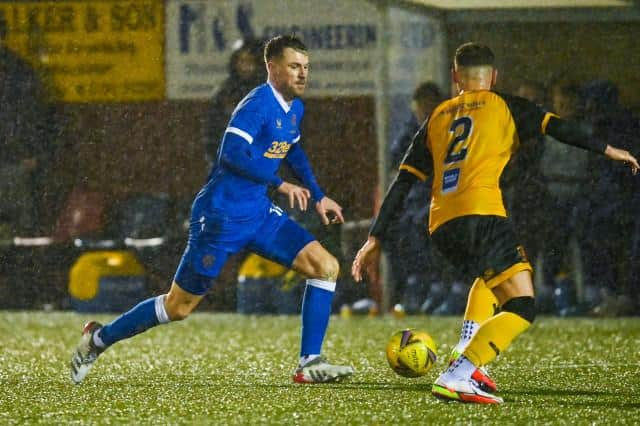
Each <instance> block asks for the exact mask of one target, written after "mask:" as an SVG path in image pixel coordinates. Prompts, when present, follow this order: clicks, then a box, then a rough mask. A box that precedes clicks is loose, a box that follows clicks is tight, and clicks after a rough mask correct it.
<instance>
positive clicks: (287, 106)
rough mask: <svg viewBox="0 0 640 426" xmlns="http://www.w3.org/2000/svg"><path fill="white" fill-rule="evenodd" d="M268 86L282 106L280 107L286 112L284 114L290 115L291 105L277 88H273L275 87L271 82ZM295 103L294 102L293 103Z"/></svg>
mask: <svg viewBox="0 0 640 426" xmlns="http://www.w3.org/2000/svg"><path fill="white" fill-rule="evenodd" d="M267 84H268V85H269V87H271V91H272V92H273V96H275V97H276V101H278V103H279V104H280V106H281V107H282V109H283V110H284V112H285V113H286V114H288V113H289V111H290V110H291V105H290V104H289V103H288V102H287V101H285V100H284V97H283V96H282V95H281V94H280V92H278V91H277V90H276V88H275V87H273V85H272V84H271V82H270V81H267ZM292 103H293V101H292Z"/></svg>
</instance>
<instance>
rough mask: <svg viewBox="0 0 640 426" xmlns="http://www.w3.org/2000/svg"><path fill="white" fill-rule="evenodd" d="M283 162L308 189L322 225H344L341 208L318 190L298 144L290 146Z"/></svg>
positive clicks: (318, 186)
mask: <svg viewBox="0 0 640 426" xmlns="http://www.w3.org/2000/svg"><path fill="white" fill-rule="evenodd" d="M285 161H286V162H287V164H288V165H289V167H291V169H292V170H293V173H294V174H295V175H296V177H297V178H298V179H300V181H302V183H303V184H304V185H305V186H306V187H307V188H309V189H310V191H311V196H312V197H313V199H314V200H315V201H316V203H315V207H316V211H317V212H318V215H320V219H321V220H322V223H323V224H325V225H329V224H330V223H344V216H343V215H342V207H341V206H340V205H339V204H338V203H336V202H335V201H333V200H332V199H331V198H329V197H327V196H326V195H325V194H324V192H323V191H322V189H321V188H320V185H318V182H317V180H316V177H315V176H314V174H313V172H312V171H311V165H310V164H309V160H308V158H307V155H306V154H305V152H304V150H303V149H302V146H301V145H300V143H299V142H298V143H295V144H293V145H292V147H291V149H290V150H289V152H288V153H287V156H286V157H285ZM303 210H304V209H303Z"/></svg>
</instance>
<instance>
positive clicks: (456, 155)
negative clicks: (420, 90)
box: [352, 43, 639, 404]
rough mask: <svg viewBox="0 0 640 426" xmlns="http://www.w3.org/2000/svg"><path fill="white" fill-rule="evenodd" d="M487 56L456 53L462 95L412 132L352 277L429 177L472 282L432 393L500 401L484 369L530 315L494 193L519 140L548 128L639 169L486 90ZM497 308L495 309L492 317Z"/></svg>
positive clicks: (439, 237)
mask: <svg viewBox="0 0 640 426" xmlns="http://www.w3.org/2000/svg"><path fill="white" fill-rule="evenodd" d="M494 60H495V57H494V55H493V52H491V50H490V49H489V48H488V47H486V46H483V45H479V44H476V43H466V44H463V45H462V46H460V47H459V48H458V49H457V50H456V53H455V58H454V67H453V70H452V77H453V79H454V82H455V83H456V84H457V86H458V89H459V95H458V96H456V97H454V98H452V99H449V100H447V101H444V102H443V103H441V104H440V105H439V106H438V107H436V109H435V110H434V111H433V112H432V113H431V115H430V117H429V118H428V119H427V120H426V121H425V123H424V124H423V125H422V127H421V129H420V131H419V132H418V133H417V134H416V136H415V138H414V140H413V143H412V145H411V147H410V148H409V150H408V151H407V153H406V155H405V158H404V160H403V162H402V164H401V165H400V170H399V172H398V175H397V177H396V179H395V180H394V182H393V183H392V184H391V186H390V188H389V190H388V192H387V195H386V196H385V200H384V202H383V204H382V206H381V208H380V213H379V214H378V217H377V218H376V219H375V221H374V223H373V225H372V227H371V230H370V232H369V237H368V239H367V241H366V242H365V244H364V245H363V246H362V248H361V249H360V250H359V251H358V253H357V255H356V258H355V259H354V261H353V265H352V275H353V277H354V279H355V280H356V281H360V280H361V279H362V274H363V271H364V270H366V268H367V267H368V266H369V264H370V263H371V262H372V261H373V260H374V259H375V255H376V254H377V251H378V250H380V244H381V242H380V238H381V236H383V235H384V232H385V229H386V227H387V225H388V223H389V219H390V218H391V217H392V216H393V213H394V211H395V210H397V209H398V208H401V206H402V204H401V203H402V200H403V199H404V196H405V194H406V193H407V190H408V188H410V187H411V185H412V184H413V183H414V182H415V181H416V179H421V180H425V179H426V178H427V177H428V176H429V175H433V188H432V200H431V210H430V216H429V233H430V234H431V238H432V240H433V242H434V244H435V245H436V247H437V249H438V250H439V251H440V252H442V254H443V255H444V256H445V257H446V258H447V259H448V260H449V261H450V262H451V263H452V264H453V265H455V266H457V267H459V268H461V269H463V270H465V271H467V272H471V273H473V274H474V276H476V277H477V278H476V280H475V281H474V283H473V285H472V287H471V290H470V291H469V299H468V301H467V310H466V312H465V316H464V322H463V328H462V332H461V337H460V341H459V342H458V345H457V346H456V348H455V349H454V352H453V354H452V357H451V362H450V364H449V367H448V368H447V370H446V371H445V372H444V373H442V374H441V375H440V377H439V378H438V379H437V380H436V382H435V383H434V385H433V387H432V393H433V394H434V395H435V396H436V397H438V398H441V399H446V400H455V401H462V402H473V403H481V404H495V403H501V402H503V400H502V398H500V397H498V396H496V395H495V390H496V386H495V383H493V381H492V380H491V378H489V376H488V375H487V374H486V372H485V371H484V370H483V369H482V367H483V366H484V365H486V364H487V363H489V362H491V361H492V360H493V359H495V357H496V356H497V355H498V354H500V353H501V352H503V351H504V350H505V349H506V348H507V347H508V346H509V345H510V344H511V342H512V341H513V339H515V338H516V337H517V336H518V335H520V334H521V333H523V332H524V331H525V330H526V329H527V328H529V326H530V325H531V323H532V322H533V320H534V318H535V306H534V290H533V282H532V277H531V273H532V268H531V264H530V263H529V261H528V260H527V257H526V254H525V251H524V248H523V247H522V246H521V245H520V244H518V241H517V237H516V235H515V231H514V228H513V225H512V223H511V221H510V220H509V218H508V216H507V212H506V209H505V207H504V203H503V200H502V192H501V190H500V177H501V176H502V171H503V169H504V168H505V166H506V165H507V163H508V162H509V159H510V158H511V155H512V154H513V152H514V151H515V150H516V149H517V148H518V145H519V143H520V141H530V140H533V138H532V136H535V135H537V134H548V135H551V136H553V137H554V138H555V139H556V140H558V141H561V142H563V143H566V144H570V145H574V146H577V147H580V148H583V149H587V150H590V151H594V152H598V153H601V154H604V155H606V156H607V157H609V158H611V159H612V160H617V161H623V162H625V163H626V164H628V165H630V167H631V169H632V172H633V173H634V174H635V173H637V171H638V168H639V166H638V162H637V160H636V159H635V158H634V157H633V156H632V155H631V154H630V153H629V152H627V151H624V150H621V149H618V148H614V147H612V146H610V145H606V144H604V143H602V142H600V141H599V140H598V139H596V138H593V132H594V131H593V129H592V128H591V127H590V126H588V125H586V124H584V123H575V122H570V121H566V120H562V119H560V118H559V117H558V116H557V115H555V114H552V113H548V112H545V111H543V110H542V109H541V108H539V107H538V106H536V105H535V104H534V103H532V102H530V101H527V100H526V99H523V98H519V97H516V96H510V95H507V94H502V93H498V92H494V91H492V90H491V89H492V87H493V86H494V85H495V83H496V77H497V70H496V69H495V68H494ZM494 304H495V305H497V306H499V308H500V309H499V313H497V314H496V313H495V310H494Z"/></svg>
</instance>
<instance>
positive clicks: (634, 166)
mask: <svg viewBox="0 0 640 426" xmlns="http://www.w3.org/2000/svg"><path fill="white" fill-rule="evenodd" d="M604 155H606V156H607V157H609V158H610V159H612V160H615V161H622V162H624V163H625V164H628V165H629V166H630V167H631V172H632V173H633V174H634V175H635V174H637V173H638V170H639V169H640V166H639V165H638V160H636V158H635V157H634V156H633V155H631V154H630V153H629V151H625V150H624V149H619V148H614V147H612V146H611V145H607V149H605V150H604Z"/></svg>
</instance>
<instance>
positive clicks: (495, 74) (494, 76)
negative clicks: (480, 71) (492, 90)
mask: <svg viewBox="0 0 640 426" xmlns="http://www.w3.org/2000/svg"><path fill="white" fill-rule="evenodd" d="M497 81H498V69H497V68H494V69H493V71H491V86H495V85H496V82H497Z"/></svg>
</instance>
